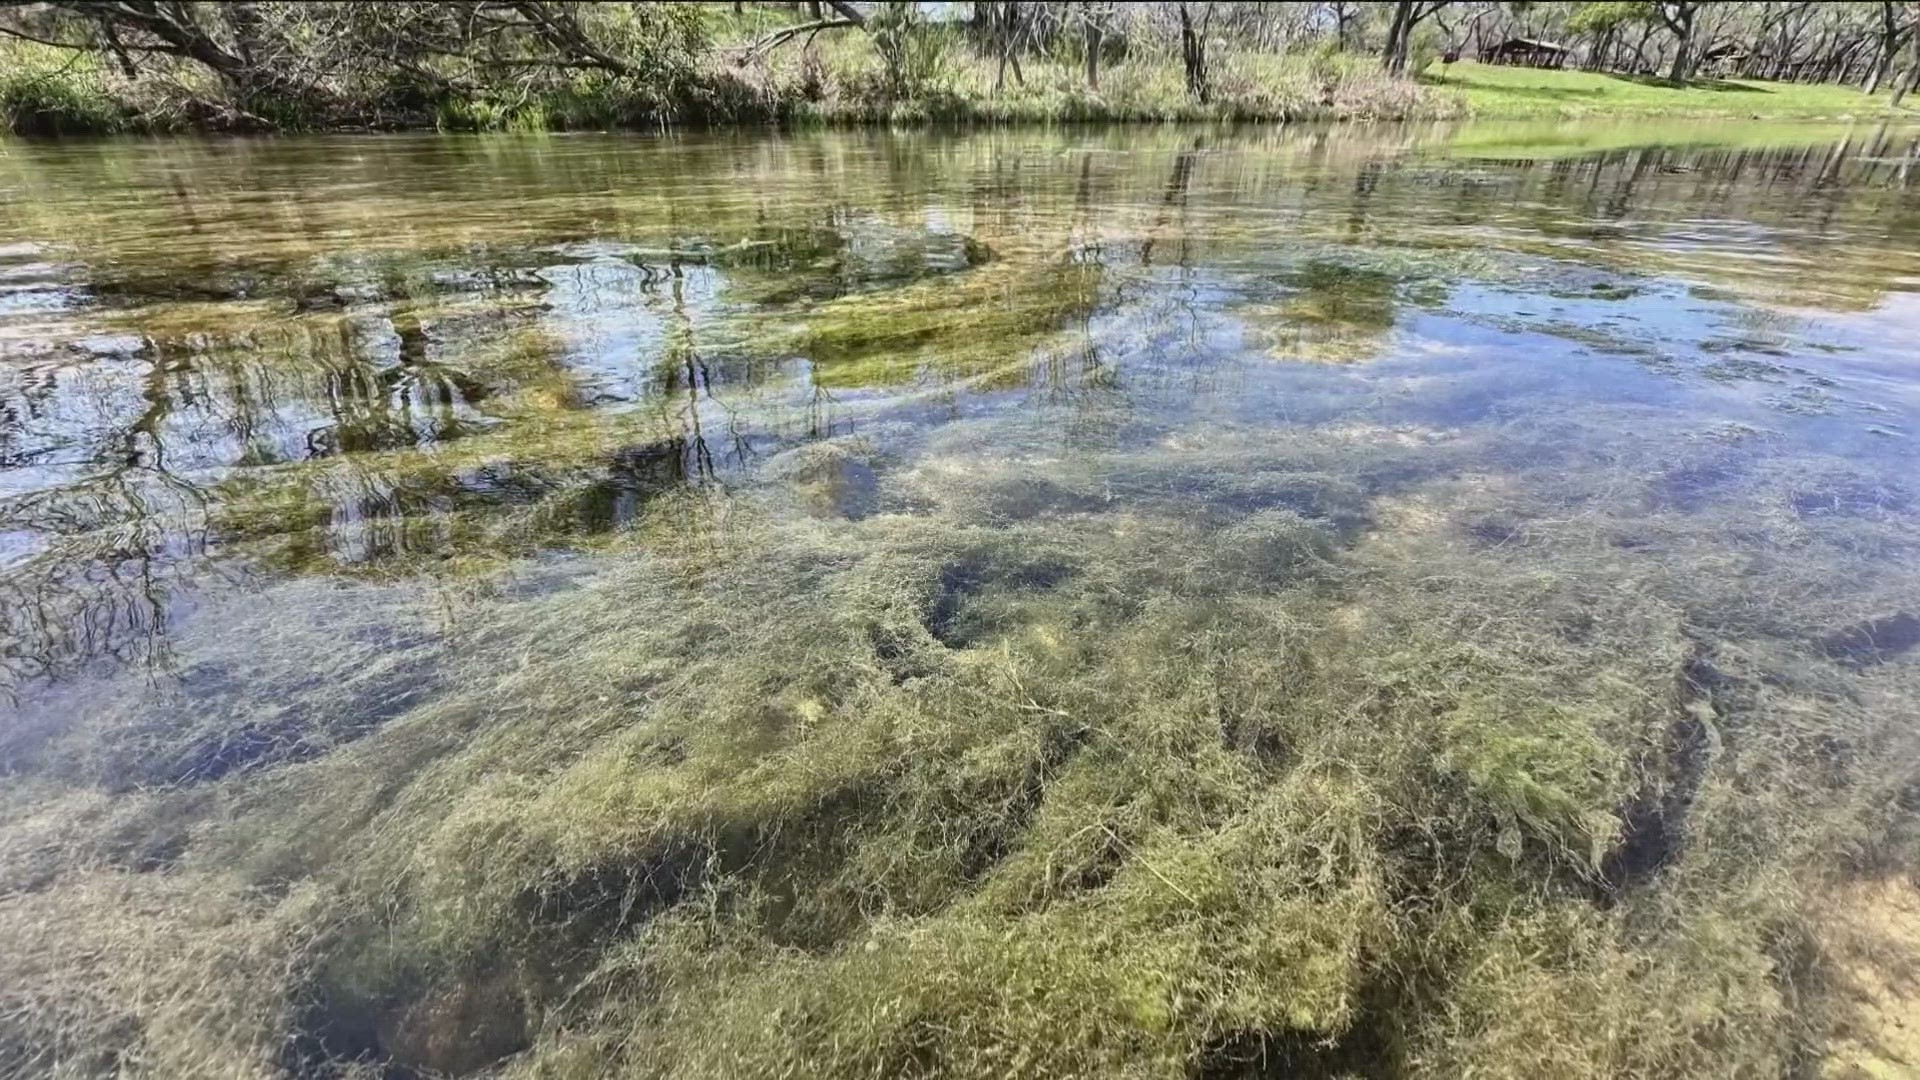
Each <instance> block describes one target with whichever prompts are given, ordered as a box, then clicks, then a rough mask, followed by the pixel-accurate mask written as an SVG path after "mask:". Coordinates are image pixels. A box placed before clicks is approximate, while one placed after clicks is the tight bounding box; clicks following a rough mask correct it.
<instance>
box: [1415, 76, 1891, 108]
mask: <svg viewBox="0 0 1920 1080" xmlns="http://www.w3.org/2000/svg"><path fill="white" fill-rule="evenodd" d="M1425 78H1426V80H1427V83H1428V85H1429V86H1431V87H1433V88H1435V89H1436V90H1440V91H1441V92H1443V93H1451V94H1453V95H1455V96H1457V97H1459V98H1462V99H1464V102H1465V105H1466V107H1467V108H1468V109H1469V110H1470V111H1471V112H1472V113H1473V114H1474V115H1475V116H1562V117H1588V116H1593V117H1606V116H1677V117H1686V116H1698V117H1741V118H1746V119H1787V118H1798V119H1813V118H1828V119H1839V118H1843V117H1861V116H1880V115H1886V114H1889V113H1894V110H1892V109H1891V107H1890V105H1889V102H1890V101H1891V100H1892V96H1891V94H1885V93H1883V94H1880V95H1878V96H1875V97H1868V96H1867V95H1865V94H1862V93H1861V92H1860V91H1859V90H1858V89H1856V88H1854V87H1850V86H1834V85H1830V84H1815V85H1807V84H1802V83H1781V82H1765V81H1762V80H1758V79H1699V80H1695V81H1693V82H1690V83H1688V84H1687V85H1686V86H1684V87H1681V86H1673V85H1671V84H1668V83H1667V82H1665V81H1663V80H1660V79H1650V78H1646V77H1642V76H1629V75H1614V74H1607V73H1602V72H1591V71H1545V70H1540V69H1537V68H1525V67H1497V66H1492V65H1487V64H1478V63H1472V62H1467V63H1460V64H1454V65H1451V66H1450V67H1447V68H1445V69H1441V68H1439V67H1433V68H1429V69H1428V71H1427V73H1426V76H1425ZM1914 105H1920V99H1916V100H1915V101H1913V102H1910V103H1909V104H1908V105H1907V106H1903V107H1902V108H1901V109H1900V110H1898V112H1897V113H1894V114H1895V115H1900V116H1906V117H1920V111H1916V110H1915V108H1914V107H1913V106H1914Z"/></svg>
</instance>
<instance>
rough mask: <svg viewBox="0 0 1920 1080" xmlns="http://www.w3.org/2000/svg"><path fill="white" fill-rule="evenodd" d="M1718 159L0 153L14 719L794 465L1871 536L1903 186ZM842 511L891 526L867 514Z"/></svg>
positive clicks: (1782, 150) (602, 150) (611, 140)
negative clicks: (1622, 494) (1177, 471)
mask: <svg viewBox="0 0 1920 1080" xmlns="http://www.w3.org/2000/svg"><path fill="white" fill-rule="evenodd" d="M1722 134H1723V133H1721V132H1718V131H1716V130H1714V129H1711V128H1702V127H1687V126H1680V127H1667V128H1661V127H1621V126H1618V125H1615V126H1606V125H1585V126H1582V125H1560V126H1558V127H1541V126H1539V125H1524V126H1515V125H1504V126H1503V125H1475V126H1471V127H1464V128H1456V127H1395V126H1370V127H1350V128H1333V129H1299V128H1289V129H1284V130H1256V131H1246V132H1218V133H1211V132H1209V133H1200V132H1191V131H1176V130H1155V129H1130V130H1119V131H1107V132H1093V133H1073V134H1046V135H1040V134H983V135H968V136H948V135H937V134H915V135H876V134H868V133H855V134H839V133H831V134H810V135H797V136H788V137H775V136H768V137H758V138H743V137H725V136H685V137H674V138H619V137H592V136H581V137H565V138H524V139H517V138H485V139H454V138H428V137H391V138H390V137H379V138H324V139H285V140H272V141H233V142H224V143H194V142H155V143H105V144H92V145H79V146H59V147H40V146H30V145H13V146H9V147H7V148H6V150H5V152H4V154H3V155H0V195H3V196H4V197H3V198H0V241H3V243H0V379H4V384H3V389H0V395H3V396H4V400H5V410H4V413H3V414H0V469H3V470H4V471H0V493H3V497H4V502H3V503H0V507H4V510H3V511H0V513H3V514H4V529H3V530H0V538H3V542H0V551H3V552H4V566H5V571H4V573H5V577H4V582H5V585H4V587H5V593H6V598H7V602H6V605H5V611H4V617H5V620H6V635H5V640H6V653H5V665H6V667H5V679H6V684H7V686H8V688H9V689H11V690H13V691H15V692H19V691H24V690H28V689H29V688H31V687H32V686H33V685H35V683H36V682H37V681H40V680H44V679H46V678H48V677H83V676H82V674H81V673H94V674H98V673H99V672H101V671H103V670H105V669H104V668H103V666H102V664H101V662H102V661H107V660H110V661H113V662H115V663H119V664H141V665H146V666H147V667H148V668H149V669H150V670H151V671H152V672H153V674H154V676H155V677H156V678H164V677H165V675H166V672H167V670H168V665H169V664H170V663H173V662H174V661H175V659H176V658H175V657H174V656H173V654H172V653H171V651H170V649H169V641H170V638H171V637H172V636H173V634H174V633H175V631H176V629H177V627H178V626H179V625H180V624H181V622H182V620H184V619H186V618H189V617H190V616H189V614H188V613H189V612H190V611H191V610H192V608H193V607H194V605H195V603H196V602H197V601H198V600H199V599H200V598H201V597H202V596H203V594H204V593H206V592H207V591H208V590H227V589H232V588H236V587H240V588H247V589H255V588H261V587H264V586H266V585H267V584H269V583H271V582H274V581H278V580H282V579H284V578H285V577H287V576H288V575H298V574H359V573H365V572H378V573H383V574H392V573H413V572H418V571H421V570H423V569H424V570H426V571H427V572H436V568H435V567H434V563H435V562H436V561H447V560H459V561H461V562H462V563H464V562H465V561H470V560H480V561H483V562H485V563H486V564H487V565H488V566H489V567H491V566H493V564H495V563H497V562H498V561H499V560H501V559H523V558H537V557H539V556H540V555H541V554H542V553H547V552H555V551H564V550H570V549H578V548H580V547H582V546H592V545H593V544H594V542H595V540H596V539H597V538H600V537H604V536H606V535H607V534H610V533H615V532H618V531H619V530H620V529H621V528H622V527H623V526H625V525H627V524H629V523H630V522H631V521H632V520H633V519H634V517H635V515H636V514H637V513H638V512H639V511H640V509H641V508H642V507H643V506H644V505H645V504H646V503H647V502H648V500H649V499H651V498H653V497H655V496H657V495H658V494H660V493H661V492H663V491H666V490H668V489H671V488H674V487H677V486H681V485H702V484H716V483H717V484H728V483H737V482H740V481H741V480H742V479H744V478H746V477H748V476H750V475H751V474H753V472H754V470H755V468H756V466H757V465H759V464H760V463H762V462H764V461H766V460H767V459H768V458H769V457H772V456H774V455H776V454H778V453H779V452H781V451H782V450H783V449H787V448H791V447H793V446H795V445H796V444H799V443H803V442H806V441H808V440H813V439H820V438H824V437H829V436H838V435H845V434H850V433H863V432H873V433H876V438H877V439H878V440H879V442H880V444H881V448H882V449H883V450H885V451H888V452H897V453H899V454H900V455H902V456H901V457H900V458H899V461H898V462H897V463H896V467H902V466H903V465H906V464H907V463H910V462H911V461H912V460H913V458H914V455H915V454H917V453H919V452H920V448H922V447H924V445H925V442H926V440H927V439H928V437H929V432H932V431H937V430H938V429H940V428H941V427H942V426H944V425H948V424H951V423H954V422H956V421H971V420H975V419H979V418H988V417H990V418H992V421H993V422H994V423H995V424H996V425H998V427H997V429H996V430H997V431H998V433H999V434H998V436H997V438H996V439H995V440H994V441H993V443H992V447H993V450H994V452H996V453H1018V454H1023V455H1027V456H1028V457H1029V458H1030V459H1031V461H1032V464H1031V468H1032V469H1033V470H1035V471H1036V472H1041V473H1044V472H1045V471H1046V470H1048V469H1049V468H1053V467H1057V466H1058V464H1059V463H1060V462H1061V461H1063V460H1070V459H1072V458H1073V457H1074V456H1075V455H1076V454H1082V453H1087V452H1092V451H1106V450H1113V449H1116V448H1126V447H1142V446H1150V445H1152V444H1154V443H1155V442H1165V441H1170V440H1178V439H1181V438H1183V437H1185V436H1186V435H1189V434H1191V433H1194V432H1204V431H1208V430H1212V429H1219V428H1222V427H1230V428H1233V429H1235V430H1249V431H1259V430H1264V429H1281V430H1284V429H1288V428H1293V429H1301V428H1312V427H1314V426H1351V425H1356V424H1365V425H1375V426H1387V427H1405V428H1408V429H1412V430H1436V429H1447V430H1452V429H1456V428H1459V427H1463V426H1464V427H1469V428H1470V427H1472V426H1473V425H1477V424H1488V423H1493V422H1499V423H1503V424H1512V423H1514V422H1517V421H1525V420H1528V419H1545V418H1563V417H1567V416H1569V415H1575V416H1577V415H1580V414H1582V413H1585V412H1591V413H1594V414H1596V415H1614V414H1626V413H1631V415H1632V416H1634V417H1637V418H1645V417H1653V416H1658V417H1661V418H1670V419H1674V420H1677V421H1678V424H1679V427H1680V428H1681V429H1683V430H1684V431H1686V432H1689V433H1690V434H1691V435H1692V436H1699V437H1705V436H1709V435H1711V434H1712V433H1713V432H1715V431H1716V430H1721V429H1726V428H1729V427H1730V426H1731V425H1743V426H1744V427H1743V428H1742V430H1745V429H1746V428H1749V427H1750V428H1752V429H1754V430H1758V431H1764V432H1766V433H1767V436H1768V438H1769V439H1777V440H1779V441H1780V443H1781V445H1784V446H1803V445H1804V446H1808V447H1817V448H1819V450H1820V451H1821V452H1822V453H1823V454H1829V455H1835V456H1838V457H1841V458H1844V459H1845V460H1847V461H1850V462H1855V463H1857V464H1858V465H1859V466H1860V468H1862V469H1863V470H1866V473H1867V474H1868V475H1870V476H1872V477H1884V478H1885V479H1886V481H1887V485H1888V486H1887V487H1886V494H1885V499H1886V500H1891V501H1893V502H1896V503H1902V504H1904V500H1905V499H1906V498H1907V497H1908V496H1907V495H1906V494H1905V491H1906V486H1905V485H1903V484H1899V483H1897V481H1898V480H1899V479H1900V478H1903V477H1908V476H1911V475H1912V473H1911V465H1912V461H1913V445H1914V443H1913V438H1914V436H1915V434H1916V432H1915V430H1914V426H1913V420H1914V411H1915V409H1916V407H1920V376H1917V375H1916V369H1915V368H1914V367H1913V360H1914V355H1913V351H1912V348H1913V346H1912V342H1913V341H1914V340H1915V338H1916V336H1917V335H1920V299H1916V293H1917V292H1920V202H1917V201H1916V196H1915V194H1914V192H1915V182H1914V181H1913V180H1912V179H1911V175H1912V173H1913V171H1914V163H1913V161H1912V159H1911V156H1910V155H1911V153H1912V151H1913V138H1912V136H1911V135H1910V134H1909V133H1905V132H1901V131H1898V130H1895V131H1886V130H1875V129H1870V128H1854V129H1821V128H1805V129H1794V128H1769V129H1766V130H1765V131H1763V132H1762V133H1761V134H1759V135H1747V136H1745V137H1746V139H1747V140H1748V141H1752V140H1754V139H1760V140H1762V144H1761V145H1743V146H1739V147H1737V148H1727V147H1723V146H1716V145H1714V140H1715V139H1716V138H1719V137H1722ZM1735 134H1739V133H1738V132H1737V131H1736V132H1735ZM1674 143H1677V144H1678V145H1670V144H1674ZM1903 155H1907V156H1903ZM1076 403H1080V404H1078V405H1076ZM1594 437H1595V438H1601V439H1604V438H1608V437H1610V436H1609V433H1607V432H1605V431H1602V432H1601V433H1599V434H1598V435H1595V436H1594ZM1617 437H1618V438H1620V439H1621V440H1623V441H1630V442H1632V443H1633V444H1634V445H1636V447H1638V448H1640V449H1642V450H1644V444H1642V443H1641V437H1640V436H1639V435H1638V434H1636V433H1635V432H1634V431H1633V430H1632V429H1631V428H1630V427H1629V426H1626V425H1623V426H1622V427H1621V428H1620V430H1619V431H1618V432H1617ZM1732 479H1733V478H1732V477H1731V476H1728V477H1720V476H1700V477H1695V478H1691V479H1689V478H1686V477H1682V478H1680V479H1678V480H1676V481H1675V482H1674V496H1675V497H1676V498H1678V499H1681V500H1687V499H1692V498H1696V497H1710V496H1711V494H1712V491H1713V490H1714V489H1715V488H1716V486H1724V485H1725V483H1727V482H1730V481H1731V480H1732ZM1862 483H1867V481H1862ZM1863 490H1864V489H1863ZM1875 490H1878V489H1877V488H1876V489H1875ZM838 498H839V499H840V501H841V505H840V506H839V510H840V511H842V512H845V513H848V514H853V515H859V514H866V513H872V512H875V511H876V510H878V509H881V508H882V507H883V506H884V498H883V497H882V496H881V495H880V494H878V493H877V492H876V489H875V482H874V477H873V475H872V473H871V471H870V470H867V471H863V472H861V473H860V474H859V475H855V476H851V477H849V478H848V479H847V484H846V490H845V491H844V492H842V493H841V494H840V495H839V496H838ZM1806 498H1807V500H1808V506H1809V507H1811V506H1813V505H1814V504H1816V503H1818V502H1819V501H1820V500H1821V499H1822V498H1831V499H1832V500H1834V501H1833V504H1832V509H1833V510H1834V511H1835V512H1847V511H1849V510H1853V509H1859V507H1857V506H1855V505H1854V504H1855V503H1857V502H1859V501H1860V500H1861V499H1865V498H1867V496H1865V495H1860V494H1857V493H1856V494H1854V495H1847V494H1838V495H1831V494H1830V493H1820V492H1810V493H1808V494H1807V496H1806ZM536 510H537V511H538V512H537V513H535V512H534V511H536ZM1809 512H1811V511H1809ZM508 520H512V521H513V522H514V524H513V525H512V526H511V527H510V528H507V527H504V525H503V524H502V523H504V522H506V521H508ZM496 526H501V527H500V528H496Z"/></svg>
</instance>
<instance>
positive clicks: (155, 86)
mask: <svg viewBox="0 0 1920 1080" xmlns="http://www.w3.org/2000/svg"><path fill="white" fill-rule="evenodd" d="M884 69H885V65H884V64H883V63H882V61H881V58H880V57H879V56H878V54H877V52H876V49H875V47H874V46H873V44H872V43H871V42H870V41H869V40H868V39H867V38H866V37H865V36H864V35H842V36H840V37H837V38H833V39H831V40H830V41H828V42H826V43H825V44H822V45H819V46H817V47H815V48H813V49H809V50H799V49H795V50H793V51H791V52H785V53H775V54H773V55H754V56H753V57H752V58H751V59H748V58H746V57H745V56H743V54H741V53H740V52H739V51H738V50H728V49H718V50H714V51H713V52H712V53H711V54H710V55H709V56H707V57H706V58H705V59H704V60H703V61H702V62H701V63H699V64H697V65H695V66H694V68H692V69H690V70H689V71H688V72H686V73H685V77H684V78H681V79H679V80H678V81H677V82H676V83H675V84H674V85H673V87H672V89H671V90H670V91H663V90H662V89H661V88H660V86H659V85H657V84H655V83H652V82H643V81H637V80H632V79H615V78H609V77H607V76H606V75H605V74H604V73H600V72H582V73H577V74H575V75H573V76H571V77H569V78H567V79H565V80H563V81H560V82H556V83H553V84H550V85H544V86H542V87H540V88H539V89H537V90H529V89H528V88H526V87H497V88H496V87H468V88H463V89H461V90H459V91H457V92H456V91H455V90H453V89H450V88H446V87H443V88H440V89H439V90H437V91H436V92H435V93H432V94H426V93H422V92H420V91H419V88H417V87H396V86H392V85H381V86H357V87H335V88H331V89H330V90H329V91H328V92H327V93H326V94H324V95H320V94H315V95H313V96H311V97H310V98H301V99H287V98H278V99H271V100H261V99H248V98H245V97H243V96H241V95H236V94H235V93H234V92H233V91H232V90H231V88H228V87H225V86H223V85H222V84H221V83H220V82H219V81H218V80H215V79H212V78H211V77H208V76H206V75H205V74H204V73H196V72H194V71H192V70H190V69H172V68H169V69H153V68H149V69H148V70H146V71H143V72H142V73H141V74H138V75H136V76H131V77H129V76H127V75H125V74H123V73H121V72H119V71H116V70H113V69H112V68H110V67H109V66H107V65H105V64H104V63H101V62H99V61H98V60H97V59H94V58H89V57H86V56H76V55H73V54H68V53H62V52H59V51H57V50H53V49H45V48H40V47H36V46H33V45H27V44H21V43H17V42H16V43H12V44H9V45H5V46H0V129H4V130H5V131H7V132H11V133H13V134H15V135H19V136H30V137H76V136H97V135H114V134H164V133H174V132H188V131H207V132H262V131H308V132H312V131H326V130H421V129H428V130H442V131H570V130H620V129H657V128H661V127H666V126H730V125H740V124H769V123H771V124H785V125H797V126H807V125H815V124H825V125H841V124H894V125H899V124H907V125H911V124H918V123H929V122H941V123H987V124H1007V123H1043V124H1044V123H1079V122H1196V121H1200V122H1205V121H1280V122H1285V121H1303V120H1421V119H1455V118H1462V117H1476V118H1490V119H1498V118H1508V117H1526V118H1569V119H1572V118H1579V119H1593V118H1606V117H1610V116H1619V117H1644V116H1659V117H1673V118H1686V117H1700V118H1740V119H1816V118H1820V119H1861V118H1870V117H1889V116H1897V117H1907V118H1914V117H1920V111H1916V110H1915V109H1914V108H1913V107H1911V106H1906V107H1902V108H1900V109H1897V110H1896V109H1894V108H1893V107H1892V106H1891V95H1890V94H1881V95H1878V96H1868V95H1865V94H1862V93H1860V92H1859V91H1858V90H1857V89H1855V88H1852V87H1843V86H1831V85H1801V84H1791V83H1765V82H1758V81H1733V80H1701V81H1697V82H1695V83H1692V84H1689V85H1687V86H1684V87H1680V86H1673V85H1669V84H1667V83H1665V82H1663V81H1660V80H1649V79H1643V78H1639V77H1631V76H1623V75H1611V74H1602V73H1593V72H1583V71H1545V70H1538V69H1532V68H1513V67H1494V66H1488V65H1482V64H1477V63H1470V62H1469V63H1459V64H1453V65H1441V64H1439V63H1437V62H1436V63H1433V64H1431V65H1430V66H1429V67H1428V69H1427V72H1426V73H1425V74H1423V75H1422V76H1421V78H1419V79H1417V80H1412V79H1404V78H1396V77H1392V76H1389V75H1387V74H1386V73H1384V72H1383V71H1381V70H1380V67H1379V63H1378V61H1377V60H1376V59H1374V58H1372V57H1366V56H1353V55H1347V54H1343V53H1339V52H1336V51H1330V50H1324V49H1323V50H1320V51H1316V52H1312V53H1305V54H1287V55H1276V54H1265V53H1224V54H1222V55H1219V56H1216V57H1215V58H1214V59H1213V61H1212V63H1211V65H1210V68H1209V72H1208V79H1207V86H1206V93H1205V95H1204V100H1202V98H1201V96H1200V95H1198V94H1196V93H1194V92H1192V91H1191V90H1190V89H1189V87H1188V85H1187V82H1186V77H1185V72H1184V70H1183V69H1182V67H1181V65H1180V63H1179V62H1178V60H1177V59H1176V58H1172V57H1146V58H1141V59H1136V60H1129V61H1127V62H1123V63H1114V64H1111V65H1109V66H1107V67H1105V68H1104V69H1102V70H1101V71H1100V72H1099V73H1098V88H1097V89H1090V88H1089V86H1088V80H1087V74H1086V71H1085V68H1084V67H1083V65H1082V64H1081V63H1080V62H1078V61H1071V62H1069V61H1068V60H1053V59H1036V60H1031V61H1029V62H1028V63H1026V64H1025V65H1023V66H1022V67H1021V68H1020V70H1019V71H1018V72H1017V73H1009V74H1008V76H1007V77H1006V79H1005V81H1004V83H1002V79H1001V73H1000V72H999V70H998V68H997V66H996V65H994V64H993V63H992V62H991V61H990V60H989V59H987V58H982V57H980V56H977V55H974V54H972V53H970V52H968V51H966V50H963V49H960V48H957V47H956V48H939V49H936V50H934V54H933V55H932V56H931V57H928V58H923V60H922V62H921V64H920V70H918V71H916V72H914V73H912V75H911V77H910V78H909V79H907V80H906V81H905V82H904V83H902V84H898V85H890V80H889V79H888V78H886V77H885V74H884Z"/></svg>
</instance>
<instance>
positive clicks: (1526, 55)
mask: <svg viewBox="0 0 1920 1080" xmlns="http://www.w3.org/2000/svg"><path fill="white" fill-rule="evenodd" d="M1572 56H1573V50H1572V49H1569V48H1567V47H1566V46H1565V45H1557V44H1555V43H1553V42H1551V41H1539V40H1536V39H1534V38H1508V39H1507V40H1505V41H1502V42H1499V43H1498V44H1494V45H1487V46H1485V47H1483V48H1482V49H1481V50H1480V61H1481V62H1482V63H1486V64H1516V65H1519V66H1522V67H1537V68H1557V67H1565V66H1566V64H1567V60H1568V59H1569V58H1570V57H1572Z"/></svg>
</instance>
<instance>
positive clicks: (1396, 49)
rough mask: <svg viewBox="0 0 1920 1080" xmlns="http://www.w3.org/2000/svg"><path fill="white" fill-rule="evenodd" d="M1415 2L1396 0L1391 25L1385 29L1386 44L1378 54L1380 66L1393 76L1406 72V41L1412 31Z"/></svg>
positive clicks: (1411, 0)
mask: <svg viewBox="0 0 1920 1080" xmlns="http://www.w3.org/2000/svg"><path fill="white" fill-rule="evenodd" d="M1415 2H1416V0H1396V2H1395V3H1394V5H1393V25H1391V26H1389V27H1387V44H1386V48H1385V50H1384V51H1383V52H1382V53H1381V54H1380V63H1381V66H1383V67H1385V68H1386V69H1387V70H1388V71H1389V72H1392V73H1393V74H1395V75H1398V74H1401V73H1402V72H1404V71H1406V67H1407V61H1406V46H1405V44H1404V42H1405V41H1406V38H1407V34H1408V32H1409V31H1410V30H1411V29H1412V27H1411V25H1410V24H1411V22H1412V21H1413V5H1414V4H1415Z"/></svg>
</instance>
